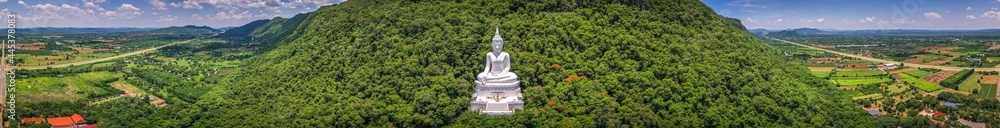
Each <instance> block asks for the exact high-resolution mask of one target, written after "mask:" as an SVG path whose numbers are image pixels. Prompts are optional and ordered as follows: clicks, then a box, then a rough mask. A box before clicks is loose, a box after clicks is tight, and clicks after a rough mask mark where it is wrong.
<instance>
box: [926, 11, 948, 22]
mask: <svg viewBox="0 0 1000 128" xmlns="http://www.w3.org/2000/svg"><path fill="white" fill-rule="evenodd" d="M924 18H927V19H929V20H944V18H941V14H938V13H936V12H927V13H924Z"/></svg>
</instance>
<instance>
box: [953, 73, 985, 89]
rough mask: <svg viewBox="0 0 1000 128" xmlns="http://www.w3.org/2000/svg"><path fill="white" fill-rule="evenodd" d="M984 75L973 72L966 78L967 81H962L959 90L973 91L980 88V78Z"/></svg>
mask: <svg viewBox="0 0 1000 128" xmlns="http://www.w3.org/2000/svg"><path fill="white" fill-rule="evenodd" d="M982 77H983V75H982V74H978V73H974V74H972V75H971V76H969V78H966V79H965V81H962V83H961V84H959V85H958V90H962V91H968V92H972V90H975V89H980V88H981V85H980V84H979V78H982Z"/></svg>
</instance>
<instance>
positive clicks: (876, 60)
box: [767, 37, 997, 71]
mask: <svg viewBox="0 0 1000 128" xmlns="http://www.w3.org/2000/svg"><path fill="white" fill-rule="evenodd" d="M767 38H769V39H774V40H778V41H781V42H785V43H789V44H794V45H798V46H802V47H806V48H810V49H816V50H821V51H826V52H830V53H834V54H839V55H843V56H849V57H854V58H860V59H862V60H867V61H873V62H881V63H896V64H899V63H903V62H896V61H889V60H883V59H876V58H871V57H864V56H858V55H854V54H847V53H842V52H837V51H833V50H827V49H822V48H816V47H812V46H808V45H803V44H799V43H795V42H791V41H786V40H782V39H778V38H771V37H767ZM904 66H910V67H920V68H936V69H941V70H949V71H960V70H962V69H975V70H976V71H994V70H997V69H996V68H968V67H952V66H935V65H923V64H914V63H905V64H904Z"/></svg>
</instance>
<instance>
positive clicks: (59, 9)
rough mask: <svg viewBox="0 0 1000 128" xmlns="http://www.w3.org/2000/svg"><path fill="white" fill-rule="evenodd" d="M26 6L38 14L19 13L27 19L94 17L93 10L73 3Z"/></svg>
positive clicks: (22, 17)
mask: <svg viewBox="0 0 1000 128" xmlns="http://www.w3.org/2000/svg"><path fill="white" fill-rule="evenodd" d="M27 8H29V9H32V10H34V11H35V12H37V13H38V14H29V15H24V14H22V15H21V19H24V20H27V21H40V20H63V19H66V17H67V16H75V17H76V18H77V19H80V18H89V19H92V18H94V17H93V15H94V14H95V12H94V10H90V9H82V8H80V7H76V6H73V5H68V4H62V5H53V4H36V5H32V6H27Z"/></svg>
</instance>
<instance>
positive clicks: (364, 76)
mask: <svg viewBox="0 0 1000 128" xmlns="http://www.w3.org/2000/svg"><path fill="white" fill-rule="evenodd" d="M577 2H578V3H575V4H566V3H560V2H539V3H527V2H519V1H478V0H463V1H429V0H428V1H346V2H343V3H341V4H339V5H335V6H327V7H322V8H320V9H318V10H317V11H316V12H313V14H311V15H309V16H308V18H305V19H304V21H303V22H302V24H300V25H299V26H298V27H297V28H296V29H295V30H294V32H292V34H291V35H289V36H288V37H287V38H285V39H284V40H283V41H281V43H280V45H278V46H277V47H276V48H275V49H274V50H271V51H269V52H266V53H264V54H261V55H260V56H257V57H253V58H252V59H250V60H248V61H247V62H246V63H244V64H241V65H240V66H241V67H245V68H243V69H239V70H237V71H234V72H233V73H231V76H229V77H228V78H227V79H226V80H225V81H224V82H223V83H222V84H221V85H219V86H217V87H215V88H214V89H213V90H212V91H211V92H209V93H208V94H205V95H204V96H203V97H202V98H201V100H199V101H198V102H197V103H196V104H195V106H194V107H192V108H191V109H190V110H191V111H192V113H198V114H196V116H194V117H193V120H192V121H193V126H194V127H210V126H230V127H269V126H270V127H274V126H290V127H366V126H367V127H439V126H454V127H475V126H496V127H557V126H580V127H631V126H634V127H740V126H742V127H769V126H770V127H774V126H803V127H810V126H812V127H820V126H845V125H851V126H867V125H870V120H867V119H868V118H867V117H866V116H867V115H866V114H864V112H863V111H861V109H860V108H858V107H857V106H856V104H853V103H852V102H850V101H849V100H848V99H849V98H846V97H845V96H843V95H841V94H839V93H837V92H836V91H833V90H834V89H835V88H834V87H833V86H832V85H830V84H829V83H826V82H825V81H823V80H820V79H818V78H816V77H814V76H812V75H810V74H809V73H807V72H806V71H807V70H806V69H805V67H804V66H802V65H801V64H797V65H796V64H795V63H794V62H791V64H790V62H789V60H786V59H783V58H782V57H780V56H779V55H778V54H779V52H778V51H777V50H776V49H775V48H773V47H770V46H768V45H766V44H764V43H761V42H759V41H757V40H756V39H755V38H754V37H753V36H751V35H750V34H749V32H747V31H745V28H741V27H738V26H741V23H739V20H738V19H730V21H726V20H727V19H725V18H723V17H721V16H718V15H717V14H716V13H715V12H714V11H712V10H711V9H710V8H708V7H707V6H705V5H704V4H703V3H701V2H700V1H694V0H680V1H642V0H640V1H629V2H612V1H587V0H584V1H577ZM694 21H697V22H694ZM737 24H740V25H737ZM495 27H499V28H500V30H501V35H502V36H503V37H504V39H505V42H506V43H505V45H506V46H505V48H504V49H505V51H506V52H508V53H510V54H511V57H512V59H511V60H512V62H511V64H512V67H513V68H514V69H513V70H512V71H513V72H515V73H516V74H518V75H519V76H521V78H522V79H521V81H522V85H521V86H522V88H523V89H524V90H523V92H524V97H525V101H526V104H525V110H523V111H518V112H516V113H515V114H514V115H512V116H502V117H490V116H484V115H479V114H478V113H475V112H473V111H469V110H468V108H467V107H468V103H469V96H470V95H471V93H472V92H471V90H472V83H471V80H472V79H473V78H474V74H475V73H478V72H479V71H481V68H482V67H481V66H482V63H483V62H482V55H483V53H485V52H488V51H489V43H488V42H489V39H490V37H491V36H492V31H490V30H493V29H494V28H495ZM807 117H808V118H807ZM233 120H239V121H233Z"/></svg>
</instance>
